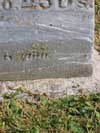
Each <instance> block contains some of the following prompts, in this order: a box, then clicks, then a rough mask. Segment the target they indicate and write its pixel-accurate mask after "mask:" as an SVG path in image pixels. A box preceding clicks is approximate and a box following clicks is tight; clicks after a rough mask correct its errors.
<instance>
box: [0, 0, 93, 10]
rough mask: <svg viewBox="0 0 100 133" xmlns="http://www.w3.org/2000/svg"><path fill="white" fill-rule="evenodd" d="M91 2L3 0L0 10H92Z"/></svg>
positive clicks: (79, 0) (80, 0) (74, 0)
mask: <svg viewBox="0 0 100 133" xmlns="http://www.w3.org/2000/svg"><path fill="white" fill-rule="evenodd" d="M91 3H92V2H91V0H1V1H0V8H2V9H4V10H10V9H17V10H18V9H20V10H21V9H32V10H40V9H42V10H45V9H49V8H50V9H58V8H59V9H63V8H69V7H74V8H76V7H79V8H90V7H91Z"/></svg>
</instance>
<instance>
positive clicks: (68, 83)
mask: <svg viewBox="0 0 100 133" xmlns="http://www.w3.org/2000/svg"><path fill="white" fill-rule="evenodd" d="M93 68H94V69H93V70H94V71H93V75H92V76H90V77H80V78H67V79H45V80H44V79H42V80H34V81H32V80H30V81H29V80H26V81H7V82H0V100H2V99H3V97H2V96H3V94H5V93H11V92H14V91H16V89H17V88H18V87H24V88H26V90H28V91H30V93H33V94H43V93H45V94H47V95H48V96H50V97H53V98H57V97H63V96H65V95H84V94H90V93H100V54H99V53H98V52H96V51H94V54H93ZM18 97H19V98H27V97H28V94H26V93H23V94H21V95H19V96H18Z"/></svg>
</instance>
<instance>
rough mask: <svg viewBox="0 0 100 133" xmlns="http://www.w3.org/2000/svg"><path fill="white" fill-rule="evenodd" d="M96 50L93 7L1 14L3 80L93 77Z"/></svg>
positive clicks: (8, 11) (1, 65) (0, 42)
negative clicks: (93, 53)
mask: <svg viewBox="0 0 100 133" xmlns="http://www.w3.org/2000/svg"><path fill="white" fill-rule="evenodd" d="M19 3H20V1H19ZM76 3H77V2H76ZM83 3H84V2H83ZM91 3H92V2H91ZM87 4H88V3H87ZM83 5H84V4H83ZM27 7H28V6H27ZM72 7H73V6H72ZM10 8H12V6H11V7H10ZM25 8H26V6H25ZM92 49H93V7H91V6H90V7H89V8H88V7H84V8H81V7H78V8H76V7H73V8H69V7H68V8H67V7H65V8H62V7H59V8H56V7H51V8H50V9H49V8H48V9H47V8H43V10H40V9H30V10H27V9H23V8H22V9H21V8H19V9H18V8H17V9H16V10H15V9H9V10H8V9H6V10H2V11H0V80H23V79H41V78H42V79H43V78H59V77H60V78H67V77H68V78H69V77H80V76H90V75H91V74H92V61H91V59H92V58H91V55H92Z"/></svg>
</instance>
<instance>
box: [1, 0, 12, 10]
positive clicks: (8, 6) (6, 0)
mask: <svg viewBox="0 0 100 133" xmlns="http://www.w3.org/2000/svg"><path fill="white" fill-rule="evenodd" d="M2 6H3V8H4V9H5V10H10V9H11V8H12V2H11V1H10V0H4V1H3V3H2Z"/></svg>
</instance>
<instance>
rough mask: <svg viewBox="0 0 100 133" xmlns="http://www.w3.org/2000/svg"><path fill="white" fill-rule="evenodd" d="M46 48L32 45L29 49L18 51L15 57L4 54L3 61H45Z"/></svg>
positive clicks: (46, 55)
mask: <svg viewBox="0 0 100 133" xmlns="http://www.w3.org/2000/svg"><path fill="white" fill-rule="evenodd" d="M48 53H49V52H48V46H47V45H39V44H35V45H34V44H33V45H32V48H31V49H28V50H24V51H20V52H19V51H18V52H16V54H15V55H13V56H12V55H11V54H10V53H8V52H6V53H5V54H4V60H8V61H12V60H15V61H32V60H34V59H46V58H47V57H48Z"/></svg>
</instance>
